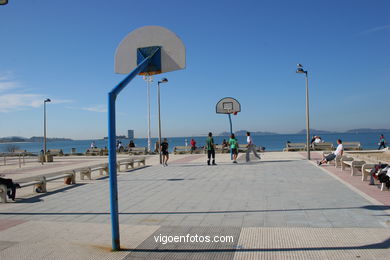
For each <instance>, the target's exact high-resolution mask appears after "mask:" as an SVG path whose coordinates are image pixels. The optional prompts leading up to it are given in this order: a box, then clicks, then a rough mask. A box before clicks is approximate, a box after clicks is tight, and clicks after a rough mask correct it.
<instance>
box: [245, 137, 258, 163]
mask: <svg viewBox="0 0 390 260" xmlns="http://www.w3.org/2000/svg"><path fill="white" fill-rule="evenodd" d="M246 142H247V147H248V149H247V150H246V162H249V161H250V156H249V154H250V152H251V151H252V152H253V154H254V155H255V156H256V157H257V158H258V159H259V160H260V159H261V158H260V156H259V155H258V154H257V152H256V149H255V145H254V144H253V140H252V137H251V133H250V132H246Z"/></svg>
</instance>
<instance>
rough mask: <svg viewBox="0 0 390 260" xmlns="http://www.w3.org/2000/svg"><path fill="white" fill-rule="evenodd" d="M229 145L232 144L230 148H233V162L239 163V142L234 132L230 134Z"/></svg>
mask: <svg viewBox="0 0 390 260" xmlns="http://www.w3.org/2000/svg"><path fill="white" fill-rule="evenodd" d="M229 145H230V149H231V150H232V154H233V163H237V155H238V142H237V139H236V137H235V136H234V134H232V135H231V136H230V139H229Z"/></svg>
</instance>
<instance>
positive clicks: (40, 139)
mask: <svg viewBox="0 0 390 260" xmlns="http://www.w3.org/2000/svg"><path fill="white" fill-rule="evenodd" d="M46 141H48V142H53V141H73V140H72V139H70V138H57V137H54V138H46ZM38 142H43V137H41V136H33V137H30V138H26V137H19V136H11V137H1V138H0V143H38Z"/></svg>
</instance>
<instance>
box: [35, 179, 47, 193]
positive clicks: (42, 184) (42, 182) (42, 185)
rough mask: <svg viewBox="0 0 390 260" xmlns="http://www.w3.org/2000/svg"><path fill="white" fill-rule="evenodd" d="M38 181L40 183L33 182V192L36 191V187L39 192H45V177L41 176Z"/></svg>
mask: <svg viewBox="0 0 390 260" xmlns="http://www.w3.org/2000/svg"><path fill="white" fill-rule="evenodd" d="M39 181H40V183H37V184H34V186H33V192H34V193H37V189H38V190H40V191H41V192H47V188H46V178H45V177H44V176H43V177H42V178H40V179H39Z"/></svg>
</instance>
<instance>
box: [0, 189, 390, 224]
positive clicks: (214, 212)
mask: <svg viewBox="0 0 390 260" xmlns="http://www.w3.org/2000/svg"><path fill="white" fill-rule="evenodd" d="M80 185H83V184H80ZM43 196H46V194H45V195H43ZM28 200H29V199H27V201H28ZM34 202H36V201H34ZM27 203H28V202H27ZM346 209H367V210H388V209H390V206H381V205H378V206H376V205H367V206H362V207H341V208H306V209H268V210H267V209H259V210H218V211H176V212H174V211H172V212H170V211H167V212H163V211H162V212H119V215H186V214H232V213H266V212H293V211H316V210H346ZM109 214H110V213H109V212H0V216H1V215H109Z"/></svg>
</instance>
